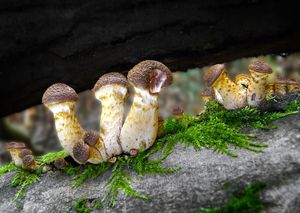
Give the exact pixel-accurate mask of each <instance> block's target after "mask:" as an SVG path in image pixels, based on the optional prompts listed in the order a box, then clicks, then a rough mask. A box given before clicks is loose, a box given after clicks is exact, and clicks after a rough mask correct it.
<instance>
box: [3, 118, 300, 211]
mask: <svg viewBox="0 0 300 213" xmlns="http://www.w3.org/2000/svg"><path fill="white" fill-rule="evenodd" d="M299 118H300V113H298V114H297V115H295V116H291V117H288V118H284V119H281V120H278V121H276V122H275V124H277V125H278V128H277V129H273V130H269V131H263V130H258V129H253V130H250V132H251V133H254V134H256V135H257V136H258V137H257V139H256V140H258V141H259V142H264V143H267V144H268V145H269V146H268V147H267V148H265V149H264V153H253V152H250V151H247V150H235V151H236V153H238V155H239V157H238V158H231V157H229V156H226V155H222V154H217V153H213V152H212V151H211V150H202V151H199V152H195V151H194V150H193V149H192V148H187V149H184V148H183V147H182V146H177V147H176V149H175V150H174V152H173V153H172V155H171V156H169V158H168V159H167V160H166V162H165V165H166V166H170V167H172V166H176V165H180V166H181V168H182V169H181V170H180V171H179V172H177V173H175V174H170V175H147V176H145V177H144V178H141V177H137V176H134V180H135V183H134V187H135V188H136V189H137V190H138V191H139V192H141V193H143V194H146V195H148V196H150V197H151V198H152V200H151V201H143V200H139V199H135V198H131V197H125V196H123V195H120V197H119V202H118V205H117V207H116V208H114V209H109V208H105V209H103V210H102V211H104V212H196V210H197V209H199V208H200V207H216V206H220V205H222V204H224V203H226V200H227V199H228V195H229V194H230V193H229V191H228V190H227V191H226V190H225V189H224V187H223V185H224V183H229V185H231V186H234V187H236V188H241V187H244V186H245V185H246V184H247V183H249V182H251V181H253V180H259V181H263V182H266V183H267V189H266V190H265V191H263V193H262V194H261V196H262V199H263V200H264V201H265V202H266V207H267V209H266V212H271V213H278V212H295V213H296V212H299V210H300V122H299ZM11 176H12V174H11V173H10V174H6V175H4V176H2V177H0V212H16V211H17V207H16V205H15V203H14V201H13V198H14V194H15V192H16V189H14V188H11V187H10V179H11ZM108 176H109V173H106V174H104V175H102V176H101V177H99V178H98V179H97V180H91V181H88V182H86V183H84V184H83V185H82V186H80V187H79V188H76V189H71V188H70V185H71V183H72V182H71V180H70V178H69V177H67V176H66V175H64V174H62V173H60V172H55V173H49V174H45V175H44V177H42V178H41V181H40V182H38V183H37V184H34V185H32V186H30V187H29V189H28V190H27V193H26V197H25V198H24V200H23V202H24V208H23V212H72V211H74V209H73V205H72V202H73V201H75V200H77V199H79V198H82V197H85V198H89V199H94V198H99V197H102V196H103V193H104V189H103V187H104V184H105V182H106V180H107V178H108Z"/></svg>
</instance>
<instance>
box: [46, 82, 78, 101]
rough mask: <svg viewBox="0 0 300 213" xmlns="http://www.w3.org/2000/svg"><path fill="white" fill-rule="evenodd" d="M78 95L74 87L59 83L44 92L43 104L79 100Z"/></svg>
mask: <svg viewBox="0 0 300 213" xmlns="http://www.w3.org/2000/svg"><path fill="white" fill-rule="evenodd" d="M77 100H78V95H77V93H76V92H75V90H74V89H73V88H72V87H69V86H68V85H66V84H62V83H57V84H53V85H52V86H50V87H49V88H48V89H47V90H46V91H45V93H44V95H43V98H42V102H43V104H55V103H61V102H69V101H73V102H75V101H77Z"/></svg>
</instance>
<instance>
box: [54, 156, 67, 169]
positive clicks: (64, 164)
mask: <svg viewBox="0 0 300 213" xmlns="http://www.w3.org/2000/svg"><path fill="white" fill-rule="evenodd" d="M54 166H55V168H57V169H65V168H66V167H67V166H68V163H67V161H66V160H65V159H64V158H58V159H56V160H55V161H54Z"/></svg>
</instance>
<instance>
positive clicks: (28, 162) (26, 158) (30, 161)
mask: <svg viewBox="0 0 300 213" xmlns="http://www.w3.org/2000/svg"><path fill="white" fill-rule="evenodd" d="M22 161H23V165H24V166H25V167H30V166H31V165H33V164H34V163H35V160H34V157H33V156H32V155H26V156H24V157H23V158H22Z"/></svg>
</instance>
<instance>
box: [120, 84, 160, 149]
mask: <svg viewBox="0 0 300 213" xmlns="http://www.w3.org/2000/svg"><path fill="white" fill-rule="evenodd" d="M157 130H158V95H153V94H150V92H149V90H145V89H140V88H135V96H134V99H133V103H132V106H131V108H130V110H129V113H128V115H127V117H126V120H125V123H124V125H123V127H122V130H121V142H122V149H123V151H124V152H126V153H130V150H132V149H135V150H140V149H148V148H149V147H150V146H151V145H152V144H153V143H154V141H155V139H156V137H157Z"/></svg>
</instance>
